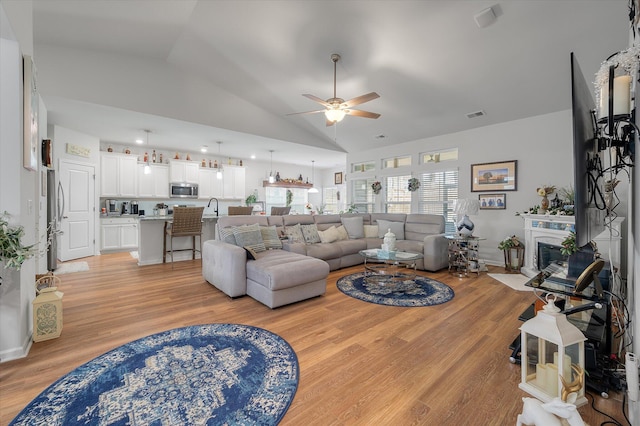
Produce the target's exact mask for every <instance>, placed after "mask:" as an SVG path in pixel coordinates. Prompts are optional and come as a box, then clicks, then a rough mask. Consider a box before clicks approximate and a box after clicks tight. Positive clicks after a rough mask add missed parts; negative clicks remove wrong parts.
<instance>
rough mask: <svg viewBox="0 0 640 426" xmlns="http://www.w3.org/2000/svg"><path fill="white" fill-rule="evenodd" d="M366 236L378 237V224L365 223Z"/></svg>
mask: <svg viewBox="0 0 640 426" xmlns="http://www.w3.org/2000/svg"><path fill="white" fill-rule="evenodd" d="M364 237H365V238H378V225H365V226H364Z"/></svg>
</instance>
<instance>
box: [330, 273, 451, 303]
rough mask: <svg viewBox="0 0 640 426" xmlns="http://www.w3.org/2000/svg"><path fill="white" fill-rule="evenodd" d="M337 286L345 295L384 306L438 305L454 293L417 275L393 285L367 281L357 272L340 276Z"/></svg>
mask: <svg viewBox="0 0 640 426" xmlns="http://www.w3.org/2000/svg"><path fill="white" fill-rule="evenodd" d="M337 286H338V289H339V290H340V291H341V292H343V293H344V294H346V295H347V296H351V297H353V298H356V299H360V300H364V301H365V302H371V303H376V304H378V305H388V306H432V305H439V304H441V303H446V302H448V301H449V300H451V299H453V296H454V293H453V290H452V289H451V287H449V286H448V285H446V284H443V283H441V282H440V281H436V280H432V279H431V278H427V277H421V276H417V277H416V278H415V280H407V281H402V282H400V283H396V284H381V283H369V282H367V281H366V280H365V279H364V273H363V272H360V273H357V274H351V275H347V276H345V277H342V278H340V279H339V280H338V282H337Z"/></svg>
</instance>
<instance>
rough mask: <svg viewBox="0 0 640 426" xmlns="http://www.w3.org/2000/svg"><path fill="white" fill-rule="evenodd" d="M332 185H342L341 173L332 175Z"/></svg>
mask: <svg viewBox="0 0 640 426" xmlns="http://www.w3.org/2000/svg"><path fill="white" fill-rule="evenodd" d="M333 183H334V184H336V185H342V172H337V173H334V174H333Z"/></svg>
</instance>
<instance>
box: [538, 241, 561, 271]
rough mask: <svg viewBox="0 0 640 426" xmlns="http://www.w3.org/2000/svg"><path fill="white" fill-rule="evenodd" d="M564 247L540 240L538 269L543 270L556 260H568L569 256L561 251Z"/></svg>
mask: <svg viewBox="0 0 640 426" xmlns="http://www.w3.org/2000/svg"><path fill="white" fill-rule="evenodd" d="M561 248H562V247H561V246H558V245H555V244H548V243H543V242H540V241H539V242H538V262H537V267H538V270H540V271H542V270H543V269H544V268H546V267H547V266H549V265H550V264H551V263H555V262H566V261H567V258H568V256H565V255H563V254H562V253H560V249H561Z"/></svg>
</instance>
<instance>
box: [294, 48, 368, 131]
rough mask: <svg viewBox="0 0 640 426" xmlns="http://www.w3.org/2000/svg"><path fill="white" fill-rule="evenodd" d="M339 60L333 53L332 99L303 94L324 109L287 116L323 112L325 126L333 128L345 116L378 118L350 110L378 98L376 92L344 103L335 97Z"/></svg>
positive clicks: (356, 110)
mask: <svg viewBox="0 0 640 426" xmlns="http://www.w3.org/2000/svg"><path fill="white" fill-rule="evenodd" d="M339 60H340V55H338V54H337V53H334V54H332V55H331V62H333V98H329V99H327V100H326V101H325V100H323V99H320V98H319V97H317V96H314V95H310V94H304V95H302V96H304V97H305V98H309V99H311V100H312V101H314V102H317V103H319V104H320V105H322V106H324V107H325V109H320V110H315V111H305V112H294V113H292V114H287V115H298V114H315V113H319V112H324V115H325V118H326V123H327V126H333V125H334V124H335V123H338V122H340V121H342V119H343V118H344V116H345V115H353V116H356V117H364V118H374V119H375V118H378V117H380V114H378V113H375V112H369V111H362V110H358V109H351V107H354V106H356V105H360V104H363V103H365V102H369V101H372V100H374V99H377V98H379V97H380V95H378V94H377V93H376V92H371V93H367V94H366V95H361V96H358V97H355V98H353V99H350V100H348V101H346V102H345V100H344V99H342V98H339V97H337V95H336V64H337V63H338V61H339Z"/></svg>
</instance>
